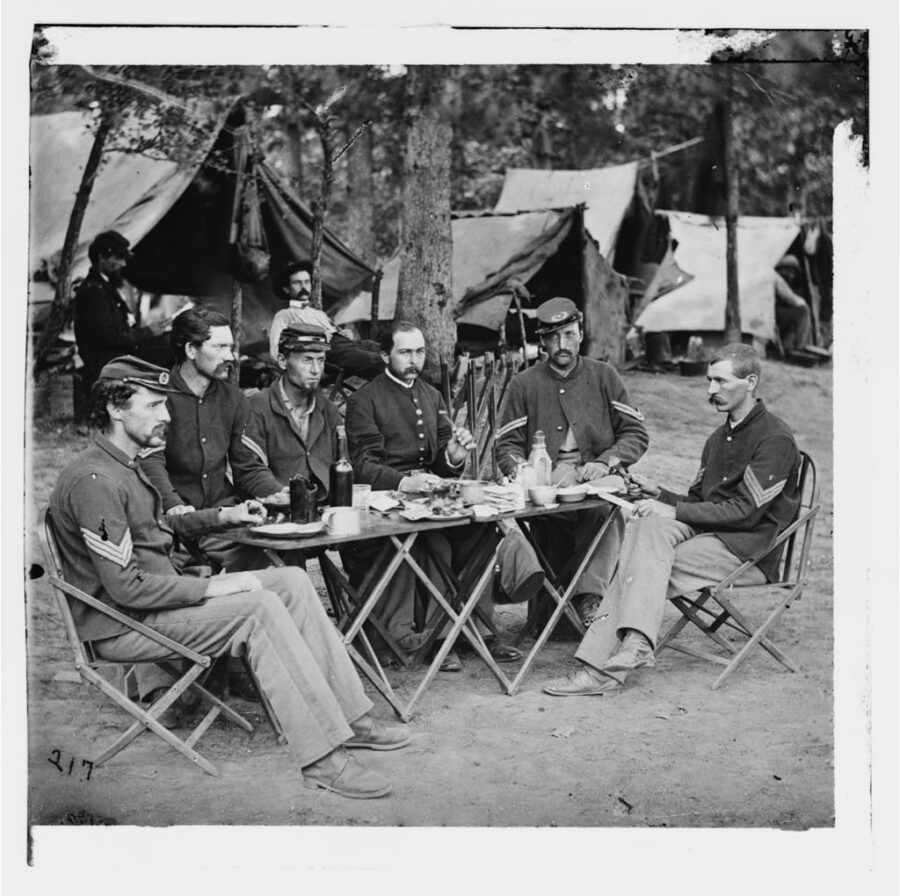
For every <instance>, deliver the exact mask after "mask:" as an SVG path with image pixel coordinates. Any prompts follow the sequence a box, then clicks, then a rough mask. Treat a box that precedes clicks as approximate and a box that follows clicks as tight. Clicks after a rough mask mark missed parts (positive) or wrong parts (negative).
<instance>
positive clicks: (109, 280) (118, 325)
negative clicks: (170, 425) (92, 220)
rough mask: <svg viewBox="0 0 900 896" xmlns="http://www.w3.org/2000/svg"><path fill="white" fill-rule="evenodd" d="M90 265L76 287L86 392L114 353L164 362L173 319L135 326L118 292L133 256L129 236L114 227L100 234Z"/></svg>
mask: <svg viewBox="0 0 900 896" xmlns="http://www.w3.org/2000/svg"><path fill="white" fill-rule="evenodd" d="M88 257H89V258H90V260H91V269H90V271H89V272H88V275H87V277H85V278H84V280H82V282H81V284H80V285H79V286H78V289H77V290H76V291H75V341H76V343H77V344H78V354H79V356H80V357H81V361H82V363H83V364H84V367H83V369H82V372H81V384H82V390H83V393H84V397H85V398H87V397H88V396H89V395H90V392H91V387H92V386H93V385H94V383H95V382H96V380H97V377H98V376H99V375H100V368H101V367H103V365H104V364H106V362H107V361H110V360H112V359H113V358H115V357H116V356H117V355H122V354H126V353H128V354H132V355H137V356H138V357H141V358H144V359H145V360H147V361H151V362H152V363H154V364H159V365H161V366H163V367H168V366H170V365H171V364H172V360H173V356H172V349H171V346H170V345H169V340H168V338H167V337H166V336H165V335H164V333H165V331H166V330H168V329H169V326H170V324H171V319H170V318H167V319H165V320H160V321H156V322H154V323H152V324H149V325H148V326H145V327H136V326H134V323H133V315H132V314H131V312H130V311H129V310H128V306H127V305H126V304H125V300H124V299H123V298H122V296H121V294H120V293H119V287H121V286H122V285H123V283H124V282H125V281H124V277H123V273H122V272H123V270H124V268H125V267H126V265H127V264H128V262H129V260H130V259H131V251H130V249H129V243H128V240H127V239H125V237H124V236H122V235H121V234H120V233H116V231H114V230H108V231H106V232H105V233H101V234H99V235H98V236H97V237H96V238H95V239H94V241H93V242H92V243H91V245H90V247H89V248H88Z"/></svg>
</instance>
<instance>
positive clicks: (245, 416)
mask: <svg viewBox="0 0 900 896" xmlns="http://www.w3.org/2000/svg"><path fill="white" fill-rule="evenodd" d="M172 349H173V351H174V352H175V359H176V361H175V366H174V367H173V368H172V370H171V374H170V385H171V389H172V391H170V392H169V396H168V402H167V403H168V407H169V414H170V415H171V417H172V424H171V426H170V429H169V438H168V439H167V440H166V444H165V445H164V446H159V447H154V448H150V449H148V450H146V451H144V452H142V454H141V465H142V466H143V468H144V471H145V472H146V474H147V476H148V477H149V478H150V481H151V482H152V483H153V484H154V485H155V486H156V488H157V489H158V491H159V493H160V495H162V500H163V510H164V511H165V512H166V514H167V516H172V515H175V514H178V513H184V512H186V511H190V510H201V509H204V508H209V507H229V506H232V505H234V504H236V503H238V502H239V501H241V500H243V499H244V498H271V497H272V496H274V495H275V494H276V493H277V492H280V491H281V490H282V486H281V483H280V482H279V481H278V480H277V479H276V478H275V477H274V476H273V475H272V473H271V471H270V470H269V469H268V467H266V465H265V464H263V463H262V461H261V460H260V459H259V457H258V456H257V454H256V452H255V451H254V450H253V448H252V447H251V446H250V444H249V443H248V440H247V438H246V437H245V433H244V430H245V429H246V426H247V423H248V422H249V420H250V406H249V404H248V403H247V399H246V398H245V397H244V394H243V392H241V390H240V389H238V388H237V386H233V385H232V384H231V383H229V382H228V378H229V375H230V373H231V366H232V364H233V363H234V337H233V336H232V334H231V325H230V323H229V321H228V318H227V317H225V316H224V315H222V314H219V313H218V312H217V311H213V310H211V309H209V308H203V307H200V306H198V307H193V308H188V309H186V310H184V311H182V312H181V313H180V314H179V315H178V316H177V317H176V318H175V320H174V321H173V323H172ZM229 468H230V477H229V475H228V471H229ZM200 546H201V548H202V549H203V550H204V551H205V552H206V553H207V554H208V555H209V556H210V557H212V558H213V559H214V560H215V561H216V562H217V563H219V564H220V565H221V566H223V567H224V568H225V569H227V570H228V571H229V572H234V571H237V570H241V569H258V568H260V567H262V566H266V565H267V561H266V558H265V554H264V553H263V552H262V551H259V550H257V549H255V548H251V547H247V546H245V545H236V544H234V543H233V542H230V541H228V540H227V539H223V538H221V537H220V536H215V535H213V536H209V537H206V538H204V539H202V540H201V543H200Z"/></svg>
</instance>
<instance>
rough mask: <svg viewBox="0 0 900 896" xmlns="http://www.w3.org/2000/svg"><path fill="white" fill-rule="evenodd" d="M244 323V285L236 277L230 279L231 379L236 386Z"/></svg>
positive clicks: (238, 377) (239, 374) (239, 377)
mask: <svg viewBox="0 0 900 896" xmlns="http://www.w3.org/2000/svg"><path fill="white" fill-rule="evenodd" d="M243 325H244V287H243V286H242V285H241V281H240V280H238V278H237V277H234V278H233V279H232V281H231V333H232V336H233V338H234V365H233V366H232V368H231V381H232V382H233V383H234V385H235V386H237V385H238V384H239V383H240V381H241V328H242V327H243Z"/></svg>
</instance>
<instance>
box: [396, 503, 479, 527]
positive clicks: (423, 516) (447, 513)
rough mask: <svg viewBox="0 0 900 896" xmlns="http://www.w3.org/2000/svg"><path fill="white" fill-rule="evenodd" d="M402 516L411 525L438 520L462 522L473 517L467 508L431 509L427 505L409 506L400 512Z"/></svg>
mask: <svg viewBox="0 0 900 896" xmlns="http://www.w3.org/2000/svg"><path fill="white" fill-rule="evenodd" d="M400 516H401V517H403V519H405V520H409V521H410V522H411V523H418V522H420V521H424V522H435V521H437V520H462V519H466V518H467V517H470V516H472V511H471V510H470V509H469V508H466V507H443V508H435V507H429V506H428V505H427V504H409V505H407V506H406V507H405V508H404V509H403V510H401V511H400Z"/></svg>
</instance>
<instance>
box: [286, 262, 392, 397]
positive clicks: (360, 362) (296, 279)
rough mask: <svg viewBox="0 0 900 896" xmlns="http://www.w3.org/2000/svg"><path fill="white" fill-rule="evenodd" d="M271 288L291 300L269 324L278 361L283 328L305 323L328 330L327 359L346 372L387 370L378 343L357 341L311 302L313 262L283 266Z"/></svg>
mask: <svg viewBox="0 0 900 896" xmlns="http://www.w3.org/2000/svg"><path fill="white" fill-rule="evenodd" d="M272 289H273V290H274V291H275V294H276V295H278V296H280V297H282V298H285V299H288V307H287V308H282V309H281V311H279V312H278V313H277V314H276V315H275V317H273V318H272V325H271V326H270V327H269V353H270V354H271V355H272V358H273V359H274V360H276V361H277V360H278V341H279V339H280V337H281V332H282V330H283V329H284V328H285V327H296V326H297V325H298V324H303V325H311V326H314V327H321V328H322V329H323V330H324V331H325V333H326V334H327V336H328V339H329V341H330V343H331V348H330V351H329V353H328V361H329V363H330V364H334V365H335V366H336V367H340V368H342V369H343V371H344V373H345V374H346V375H348V376H349V375H352V376H361V377H363V379H367V380H370V379H372V377H375V376H378V374H379V373H381V371H382V370H384V361H383V360H382V358H381V355H380V349H379V346H378V343H376V342H372V341H368V340H367V341H363V342H357V341H356V340H354V339H353V338H352V336H351V334H350V333H349V332H346V331H344V330H341V329H340V328H338V327H337V326H335V323H334V321H332V319H331V318H330V317H329V316H328V315H327V314H326V313H325V312H324V311H322V310H321V309H319V308H313V307H312V306H311V305H310V304H309V299H310V294H311V292H310V291H311V290H312V262H311V261H309V260H304V261H295V262H292V263H291V264H289V265H287V266H286V267H284V268H282V270H281V271H279V272H278V274H277V275H276V276H275V278H274V279H273V280H272Z"/></svg>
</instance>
